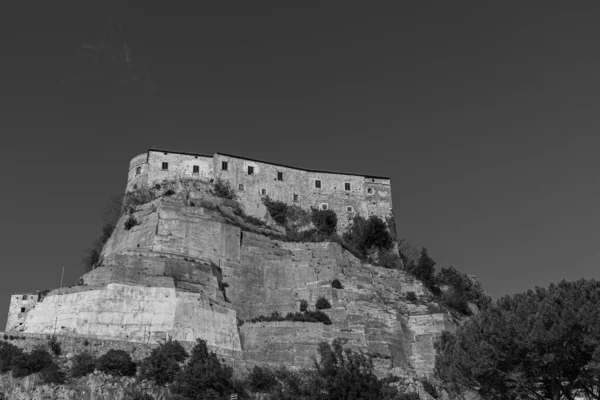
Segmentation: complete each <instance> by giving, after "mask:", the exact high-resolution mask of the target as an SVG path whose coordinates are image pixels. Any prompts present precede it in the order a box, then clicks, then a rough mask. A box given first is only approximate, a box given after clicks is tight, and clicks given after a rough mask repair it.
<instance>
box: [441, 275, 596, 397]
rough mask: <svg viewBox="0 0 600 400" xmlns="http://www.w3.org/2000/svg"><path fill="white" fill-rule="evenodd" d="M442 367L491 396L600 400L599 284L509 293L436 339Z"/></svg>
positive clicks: (444, 375) (448, 376)
mask: <svg viewBox="0 0 600 400" xmlns="http://www.w3.org/2000/svg"><path fill="white" fill-rule="evenodd" d="M436 347H437V349H438V356H437V357H436V370H437V373H438V374H439V376H440V378H441V379H443V380H444V381H446V382H447V383H448V384H450V385H451V386H453V387H454V388H458V389H460V388H463V387H466V388H469V389H471V390H475V391H477V392H479V393H480V394H481V395H482V396H483V397H484V398H488V399H554V400H560V399H568V400H572V399H574V398H575V397H582V396H583V397H586V398H593V399H600V378H599V377H600V282H597V281H595V280H589V281H588V280H579V281H577V282H566V281H561V282H560V283H559V284H557V285H556V284H551V285H550V286H549V287H548V289H545V288H536V289H535V290H529V291H527V292H525V293H520V294H516V295H512V296H505V297H503V298H501V299H500V300H498V302H497V303H496V304H492V305H490V306H489V307H487V308H486V309H484V310H483V311H482V312H480V313H479V314H478V315H476V316H474V317H472V318H471V319H469V320H467V321H465V322H464V323H463V324H462V325H461V326H460V327H459V328H458V330H457V331H456V333H455V334H452V333H449V332H444V333H443V334H442V336H441V338H440V341H439V342H438V343H437V345H436Z"/></svg>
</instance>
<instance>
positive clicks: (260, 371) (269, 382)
mask: <svg viewBox="0 0 600 400" xmlns="http://www.w3.org/2000/svg"><path fill="white" fill-rule="evenodd" d="M247 380H248V383H249V386H250V389H251V390H252V391H253V392H270V391H271V389H273V388H274V387H275V386H276V385H277V378H276V377H275V373H274V372H273V371H272V370H271V369H269V368H261V367H259V366H258V365H255V366H254V368H253V369H252V371H251V372H250V374H249V375H248V378H247Z"/></svg>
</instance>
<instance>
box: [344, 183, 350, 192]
mask: <svg viewBox="0 0 600 400" xmlns="http://www.w3.org/2000/svg"><path fill="white" fill-rule="evenodd" d="M344 190H350V183H348V182H346V183H344Z"/></svg>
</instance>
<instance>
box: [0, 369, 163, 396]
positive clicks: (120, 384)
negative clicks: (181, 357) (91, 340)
mask: <svg viewBox="0 0 600 400" xmlns="http://www.w3.org/2000/svg"><path fill="white" fill-rule="evenodd" d="M0 386H1V388H2V391H3V394H4V395H5V396H6V398H7V399H11V400H123V399H125V398H126V397H125V393H126V391H127V390H128V389H137V390H142V391H143V392H145V393H148V394H150V395H151V396H153V398H154V399H156V400H167V399H168V391H167V389H166V388H165V387H159V386H155V385H153V384H151V383H149V382H145V381H144V382H141V383H138V382H136V380H135V378H125V377H120V378H117V377H113V376H109V375H104V374H102V373H98V372H95V373H93V374H90V375H88V376H86V377H83V378H77V379H75V380H74V381H71V382H68V383H67V384H65V385H49V384H43V383H42V382H41V379H40V377H39V376H38V375H30V376H27V377H25V378H19V379H15V378H13V377H12V376H11V374H10V373H9V374H4V375H0Z"/></svg>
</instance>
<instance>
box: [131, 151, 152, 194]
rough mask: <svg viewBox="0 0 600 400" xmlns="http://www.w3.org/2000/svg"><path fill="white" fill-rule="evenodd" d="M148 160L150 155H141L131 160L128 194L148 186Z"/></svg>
mask: <svg viewBox="0 0 600 400" xmlns="http://www.w3.org/2000/svg"><path fill="white" fill-rule="evenodd" d="M147 159H148V153H143V154H139V155H137V156H135V157H133V158H132V159H131V162H130V163H129V173H128V174H127V188H126V191H127V192H129V191H132V190H135V189H137V188H139V187H142V186H144V185H146V183H147V181H148V162H147ZM138 168H139V170H138Z"/></svg>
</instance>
